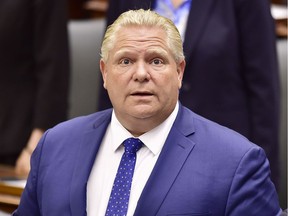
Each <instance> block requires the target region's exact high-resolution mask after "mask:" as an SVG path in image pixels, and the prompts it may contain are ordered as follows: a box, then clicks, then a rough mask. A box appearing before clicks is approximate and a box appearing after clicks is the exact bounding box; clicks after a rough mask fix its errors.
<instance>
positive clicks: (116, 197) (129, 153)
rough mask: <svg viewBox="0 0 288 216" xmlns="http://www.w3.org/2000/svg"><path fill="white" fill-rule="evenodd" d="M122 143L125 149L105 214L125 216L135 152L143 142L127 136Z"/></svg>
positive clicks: (107, 215) (108, 215)
mask: <svg viewBox="0 0 288 216" xmlns="http://www.w3.org/2000/svg"><path fill="white" fill-rule="evenodd" d="M123 144H124V147H125V151H124V153H123V155H122V159H121V162H120V164H119V167H118V171H117V174H116V177H115V180H114V184H113V188H112V191H111V194H110V198H109V202H108V207H107V210H106V214H105V216H125V215H126V214H127V210H128V203H129V197H130V190H131V183H132V178H133V173H134V168H135V163H136V152H137V151H138V150H139V149H140V148H141V147H142V145H143V143H142V142H141V140H139V139H137V138H128V139H126V140H125V141H124V143H123Z"/></svg>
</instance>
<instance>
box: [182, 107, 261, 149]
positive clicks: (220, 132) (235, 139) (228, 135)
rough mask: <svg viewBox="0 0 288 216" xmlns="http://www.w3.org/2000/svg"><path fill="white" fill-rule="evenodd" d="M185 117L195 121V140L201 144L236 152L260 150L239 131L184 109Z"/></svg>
mask: <svg viewBox="0 0 288 216" xmlns="http://www.w3.org/2000/svg"><path fill="white" fill-rule="evenodd" d="M184 116H186V117H185V118H187V116H190V118H191V119H193V121H192V122H193V127H194V130H195V133H194V138H193V139H197V142H198V143H199V144H201V143H205V144H207V143H209V144H210V145H213V148H228V149H235V150H236V151H241V150H243V151H248V150H249V149H251V148H260V147H259V146H258V145H257V144H254V143H252V142H251V141H249V140H248V139H247V138H246V137H245V136H243V135H242V134H240V133H238V132H237V131H235V130H232V129H230V128H228V127H225V126H223V125H220V124H218V123H216V122H214V121H211V120H209V119H207V118H205V117H203V116H200V115H198V114H196V113H194V112H192V111H191V110H189V109H187V108H184Z"/></svg>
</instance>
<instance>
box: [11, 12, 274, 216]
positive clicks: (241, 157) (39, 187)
mask: <svg viewBox="0 0 288 216" xmlns="http://www.w3.org/2000/svg"><path fill="white" fill-rule="evenodd" d="M101 54H102V58H101V60H100V68H101V72H102V76H103V80H104V87H105V88H106V89H107V91H108V94H109V97H110V98H111V102H112V104H113V110H112V109H109V110H105V111H101V112H97V113H95V114H92V115H89V116H86V117H80V118H76V119H74V120H70V121H68V122H64V123H62V124H60V125H58V126H56V127H54V128H52V129H50V130H49V131H47V132H46V133H45V134H44V136H43V138H42V139H41V141H40V143H39V144H38V145H37V148H36V151H35V152H34V154H33V156H32V162H31V164H32V166H31V167H32V169H31V172H30V174H29V178H28V181H27V185H26V188H25V190H24V192H23V195H22V198H21V202H20V205H19V208H18V210H17V211H15V212H14V214H13V215H15V216H17V215H20V216H24V215H25V216H26V215H33V216H37V215H43V216H44V215H47V216H48V215H49V216H53V215H75V216H76V215H77V216H80V215H89V216H90V215H99V216H102V215H108V216H109V215H129V216H130V215H136V216H154V215H158V216H162V215H219V216H220V215H221V216H222V215H229V216H231V215H237V216H238V215H245V216H249V215H261V216H265V215H267V216H271V215H279V214H280V207H279V204H278V198H277V194H276V191H275V187H274V185H273V183H272V182H271V180H270V177H269V175H270V172H269V163H268V160H267V158H266V156H265V154H264V151H263V150H262V149H261V148H260V147H258V146H256V145H254V144H252V143H251V142H249V141H248V140H247V139H246V138H245V137H243V136H241V135H239V134H238V133H236V132H234V131H232V130H230V129H228V128H225V127H222V126H220V125H218V124H216V123H213V122H211V121H209V120H207V119H205V118H203V117H201V116H199V115H197V114H195V113H193V112H192V111H190V110H188V109H187V108H185V107H183V106H182V105H181V104H180V103H179V102H178V93H179V89H180V87H181V85H182V79H183V73H184V68H185V60H184V55H183V48H182V41H181V37H180V34H179V32H178V31H177V29H176V27H175V26H174V24H173V23H172V22H171V21H170V20H168V19H166V18H164V17H162V16H159V15H158V14H156V13H154V12H152V11H149V10H148V11H145V10H136V11H128V12H126V13H123V14H122V15H121V16H120V17H119V18H118V19H117V20H116V21H115V22H114V24H113V25H112V26H111V27H110V28H109V29H108V30H107V31H106V34H105V37H104V41H103V44H102V49H101ZM130 137H132V139H131V138H130ZM127 138H128V143H129V142H130V140H133V141H132V145H131V142H130V144H129V145H128V144H127V142H126V140H127ZM135 138H137V139H135ZM135 140H137V141H135ZM123 141H124V142H123ZM134 141H135V142H134ZM122 143H123V145H124V146H125V152H124V153H123V151H124V147H123V145H121V144H122ZM141 145H142V147H141ZM127 146H128V147H129V148H134V147H135V146H137V149H136V150H138V151H137V152H136V150H135V151H133V152H132V153H131V152H129V151H130V150H129V149H128V150H127V148H128V147H127ZM135 148H136V147H135ZM127 152H128V153H127ZM122 153H123V156H122V159H121V155H122ZM125 155H126V156H127V155H133V156H132V157H130V156H129V158H128V156H127V158H128V160H126V159H127V158H125V157H124V156H125ZM120 160H121V161H120ZM135 160H136V162H135ZM123 161H124V163H125V164H123ZM133 163H134V164H133ZM135 163H136V164H135ZM132 164H133V165H132ZM118 165H119V168H118ZM134 166H135V167H134ZM127 167H129V169H127ZM117 169H118V171H117ZM121 169H122V170H123V169H124V170H125V171H124V172H123V171H121ZM133 170H134V171H133ZM116 173H117V174H116ZM133 173H134V174H133ZM115 176H116V177H115ZM131 176H132V177H133V179H131V178H130V177H131ZM114 178H115V181H114ZM121 178H123V179H125V181H123V179H121ZM113 182H114V183H113ZM131 182H132V183H131ZM116 188H117V190H116ZM123 191H124V192H123ZM123 200H125V202H123ZM120 204H121V205H120ZM111 212H112V213H111ZM118 212H121V214H120V213H118Z"/></svg>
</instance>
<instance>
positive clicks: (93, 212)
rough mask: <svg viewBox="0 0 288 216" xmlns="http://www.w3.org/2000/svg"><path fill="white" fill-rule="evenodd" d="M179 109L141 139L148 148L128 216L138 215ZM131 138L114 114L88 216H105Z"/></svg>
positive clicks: (90, 189) (92, 182) (95, 171)
mask: <svg viewBox="0 0 288 216" xmlns="http://www.w3.org/2000/svg"><path fill="white" fill-rule="evenodd" d="M178 109H179V105H178V103H177V105H176V107H175V109H174V111H173V112H172V113H171V115H170V116H169V117H168V118H167V119H166V120H165V121H164V122H163V123H162V124H160V125H159V126H157V127H156V128H154V129H152V130H151V131H149V132H147V133H145V134H143V135H141V136H140V137H138V138H139V139H140V140H141V141H142V142H143V143H144V145H143V147H142V148H141V149H140V150H139V151H138V152H137V159H136V164H135V170H134V176H133V181H132V185H131V193H130V200H129V206H128V212H127V216H132V215H133V214H134V212H135V209H136V206H137V202H138V199H139V198H140V195H141V193H142V190H143V188H144V186H145V184H146V182H147V180H148V178H149V176H150V174H151V172H152V170H153V168H154V165H155V163H156V161H157V159H158V156H159V154H160V152H161V149H162V147H163V145H164V143H165V141H166V138H167V136H168V134H169V132H170V129H171V127H172V125H173V123H174V121H175V118H176V116H177V113H178ZM129 137H133V135H131V133H130V132H129V131H127V130H126V129H125V128H124V127H123V126H122V125H121V123H120V122H119V121H118V119H117V118H116V116H115V113H114V111H113V113H112V118H111V123H110V125H109V126H108V128H107V130H106V134H105V136H104V138H103V141H102V143H101V146H100V149H99V151H98V154H97V157H96V160H95V162H94V165H93V168H92V171H91V173H90V177H89V180H88V184H87V215H88V216H104V215H105V212H106V208H107V205H108V201H109V197H110V193H111V190H112V187H113V182H114V178H115V176H116V173H117V169H118V165H119V163H120V160H121V157H122V154H123V152H124V146H123V145H122V143H123V141H124V140H125V139H127V138H129Z"/></svg>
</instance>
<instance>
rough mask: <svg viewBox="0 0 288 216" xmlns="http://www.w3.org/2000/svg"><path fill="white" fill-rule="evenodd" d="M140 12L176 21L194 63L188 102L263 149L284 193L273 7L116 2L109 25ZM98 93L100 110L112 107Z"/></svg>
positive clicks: (197, 1)
mask: <svg viewBox="0 0 288 216" xmlns="http://www.w3.org/2000/svg"><path fill="white" fill-rule="evenodd" d="M138 8H144V9H147V8H151V9H153V10H155V11H156V12H158V13H159V14H161V15H163V16H166V17H168V18H170V19H171V20H172V21H173V22H174V23H175V25H176V26H177V28H178V30H179V31H180V33H181V36H182V39H183V40H184V44H183V46H184V54H185V58H186V62H187V65H186V69H185V76H184V78H183V85H182V88H181V90H180V101H181V103H182V104H183V105H185V106H187V107H188V108H190V109H192V110H193V111H194V112H196V113H198V114H200V115H202V116H204V117H206V118H208V119H210V120H213V121H216V122H217V123H220V124H222V125H224V126H227V127H229V128H232V129H234V130H236V131H238V132H240V133H241V134H243V135H244V136H246V137H247V138H248V139H249V140H251V141H252V142H254V143H257V144H258V145H260V146H261V147H263V148H264V150H265V152H266V154H267V156H268V159H269V161H270V166H271V170H272V179H273V181H274V183H275V184H276V186H277V184H278V181H279V171H278V166H279V164H278V148H279V141H278V140H279V103H280V101H279V100H280V99H279V98H280V95H279V94H280V86H279V74H278V65H277V56H276V46H275V45H276V44H275V42H276V41H275V40H276V35H275V26H274V20H273V18H272V16H271V13H270V2H269V1H267V0H264V1H263V0H261V1H250V0H219V1H211V0H131V1H126V0H117V1H116V0H110V1H109V8H108V11H107V25H110V24H111V23H112V22H113V21H114V20H115V19H116V18H117V17H118V16H119V15H120V14H121V13H122V12H124V11H127V10H129V9H138ZM100 82H101V81H100ZM99 85H100V87H101V86H102V83H100V84H99ZM99 92H100V93H99V102H98V103H99V107H98V109H99V110H102V109H105V108H108V107H111V104H110V101H109V98H108V95H107V93H106V91H105V89H104V88H102V87H101V88H100V89H99Z"/></svg>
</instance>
